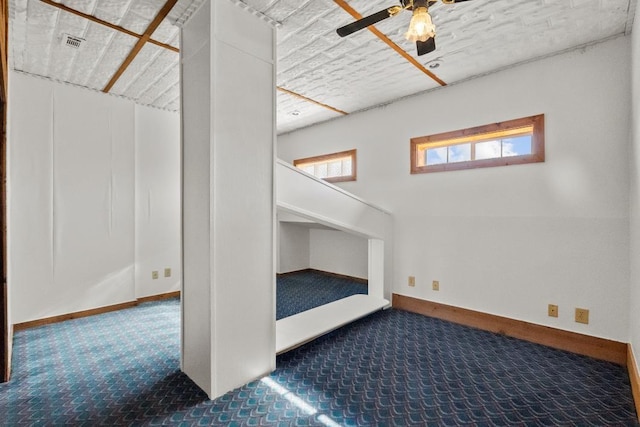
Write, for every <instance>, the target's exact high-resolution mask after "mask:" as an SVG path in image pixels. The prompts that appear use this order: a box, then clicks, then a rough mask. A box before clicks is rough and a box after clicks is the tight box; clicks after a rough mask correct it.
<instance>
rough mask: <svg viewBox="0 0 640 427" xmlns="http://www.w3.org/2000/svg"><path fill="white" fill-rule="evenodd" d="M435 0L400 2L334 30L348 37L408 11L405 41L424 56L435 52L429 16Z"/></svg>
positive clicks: (455, 0) (450, 0) (444, 0)
mask: <svg viewBox="0 0 640 427" xmlns="http://www.w3.org/2000/svg"><path fill="white" fill-rule="evenodd" d="M464 1H469V0H442V3H444V4H454V3H462V2H464ZM434 3H437V1H436V0H400V5H399V6H391V7H389V8H387V9H384V10H381V11H380V12H377V13H374V14H373V15H369V16H365V17H364V18H362V19H359V20H357V21H355V22H352V23H350V24H347V25H345V26H344V27H340V28H338V29H337V30H336V32H337V33H338V35H339V36H340V37H345V36H348V35H349V34H352V33H355V32H356V31H359V30H362V29H363V28H367V27H368V26H370V25H373V24H375V23H377V22H380V21H382V20H383V19H387V18H391V17H392V16H396V15H397V14H399V13H400V12H402V11H403V10H410V11H412V12H413V16H412V17H411V22H410V23H409V29H408V30H407V32H406V34H405V37H406V38H407V40H409V41H412V42H416V46H417V48H418V56H420V55H425V54H427V53H429V52H433V51H434V50H436V27H435V25H433V21H432V20H431V15H429V7H431V6H432V5H433V4H434Z"/></svg>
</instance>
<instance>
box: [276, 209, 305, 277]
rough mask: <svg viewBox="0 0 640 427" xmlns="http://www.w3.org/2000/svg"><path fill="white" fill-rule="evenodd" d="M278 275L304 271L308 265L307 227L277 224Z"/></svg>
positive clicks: (288, 223)
mask: <svg viewBox="0 0 640 427" xmlns="http://www.w3.org/2000/svg"><path fill="white" fill-rule="evenodd" d="M277 238H278V262H277V264H276V265H277V266H278V270H277V272H278V274H282V273H290V272H292V271H299V270H305V269H307V268H311V267H310V263H309V227H308V226H305V225H300V224H295V223H290V222H282V221H279V222H278V236H277Z"/></svg>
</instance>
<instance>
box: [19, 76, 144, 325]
mask: <svg viewBox="0 0 640 427" xmlns="http://www.w3.org/2000/svg"><path fill="white" fill-rule="evenodd" d="M11 82H12V90H13V94H12V105H11V107H12V109H13V112H12V116H11V120H12V122H11V135H10V138H9V144H10V146H11V151H10V152H11V158H10V159H9V162H10V170H11V172H10V178H9V179H10V183H9V185H10V191H11V193H10V196H9V197H10V199H9V200H10V209H11V223H10V224H9V228H10V233H11V234H10V259H9V263H10V275H11V277H10V283H11V288H12V306H13V318H12V322H13V323H19V322H24V321H28V320H34V319H39V318H44V317H49V316H55V315H59V314H65V313H69V312H75V311H80V310H85V309H90V308H96V307H101V306H105V305H111V304H116V303H120V302H125V301H131V300H133V299H134V286H133V283H134V276H133V272H134V266H133V259H134V238H133V236H134V111H133V104H132V103H131V102H128V101H123V100H121V99H118V98H114V97H109V96H104V95H102V94H98V93H92V92H87V91H84V90H80V89H77V88H73V87H69V86H64V85H59V84H53V83H50V82H47V81H43V80H37V79H34V78H31V77H26V76H24V75H20V74H12V79H11Z"/></svg>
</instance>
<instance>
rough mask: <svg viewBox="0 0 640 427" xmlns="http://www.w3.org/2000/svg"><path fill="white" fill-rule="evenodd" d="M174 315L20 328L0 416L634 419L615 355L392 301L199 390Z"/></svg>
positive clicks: (486, 421) (219, 421) (490, 422)
mask: <svg viewBox="0 0 640 427" xmlns="http://www.w3.org/2000/svg"><path fill="white" fill-rule="evenodd" d="M279 292H280V290H279ZM179 317H180V316H179V303H178V301H177V300H170V301H164V302H156V303H146V304H142V305H140V306H139V307H137V308H134V309H129V310H122V311H119V312H114V313H108V314H104V315H100V316H94V317H92V318H84V319H77V320H71V321H67V322H63V323H59V324H55V325H49V326H44V327H39V328H33V329H29V330H26V331H21V332H19V333H17V334H16V336H15V348H14V359H13V367H14V374H13V377H12V380H11V381H10V382H9V383H7V384H0V425H6V426H18V425H73V426H78V425H81V426H97V425H105V426H115V425H177V426H200V425H219V426H265V425H268V426H271V425H273V426H290V425H294V426H308V425H310V426H336V425H344V426H353V425H374V426H394V425H395V426H407V425H419V426H429V425H433V426H448V425H453V426H456V425H463V426H467V425H475V426H511V425H520V426H537V425H540V426H549V425H563V426H637V425H638V424H637V423H636V421H635V419H636V418H635V412H634V407H633V401H632V397H631V390H630V386H629V380H628V376H627V373H626V370H625V369H624V368H622V367H620V366H617V365H615V364H611V363H607V362H602V361H598V360H594V359H590V358H587V357H583V356H577V355H574V354H571V353H567V352H563V351H558V350H553V349H550V348H547V347H543V346H540V345H536V344H530V343H527V342H524V341H520V340H517V339H512V338H508V337H504V336H500V335H496V334H492V333H488V332H483V331H478V330H475V329H471V328H467V327H463V326H459V325H455V324H452V323H448V322H445V321H441V320H438V319H433V318H428V317H424V316H420V315H416V314H412V313H407V312H402V311H397V310H387V311H383V312H378V313H376V314H374V315H371V316H369V317H367V318H365V319H361V320H360V321H357V322H355V323H353V324H351V325H348V326H346V327H344V328H341V329H339V330H337V331H334V332H332V333H331V334H329V335H326V336H324V337H322V338H320V339H318V340H316V341H314V342H312V343H309V344H307V345H305V346H303V347H300V348H298V349H296V350H294V351H292V352H290V353H287V354H285V355H282V356H280V357H278V359H277V369H276V371H275V372H274V373H273V374H271V375H270V376H269V377H266V379H262V380H260V381H254V382H252V383H250V384H247V385H246V386H244V387H242V388H240V389H238V390H235V391H233V392H230V393H227V394H226V395H224V396H222V397H221V398H219V399H216V400H215V401H209V400H207V398H206V396H205V394H204V393H202V392H201V391H200V390H199V389H198V388H197V387H196V386H195V385H194V384H193V383H192V382H191V381H190V380H189V379H188V378H187V377H186V376H185V375H183V374H182V373H181V372H180V371H179V351H180V350H179V343H180V326H179Z"/></svg>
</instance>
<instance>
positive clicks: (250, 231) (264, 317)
mask: <svg viewBox="0 0 640 427" xmlns="http://www.w3.org/2000/svg"><path fill="white" fill-rule="evenodd" d="M274 43H275V32H274V29H273V28H272V27H271V26H270V25H269V24H268V23H266V22H264V21H262V20H260V19H259V18H258V17H256V16H254V15H252V14H251V13H249V12H247V11H245V10H243V9H242V8H240V7H239V6H237V5H236V4H235V3H232V2H231V1H230V0H216V1H215V2H205V3H204V4H203V6H202V7H201V8H200V10H199V11H197V12H196V13H195V14H194V16H193V17H192V18H191V19H190V20H189V22H187V23H186V24H185V26H184V28H183V32H182V49H181V53H182V81H183V84H182V91H183V92H182V103H183V108H182V113H183V115H182V121H183V271H184V280H183V282H184V283H183V294H182V295H183V322H182V328H183V334H182V338H183V346H182V348H183V353H182V365H183V370H184V372H185V373H186V374H187V375H188V376H189V377H190V378H191V379H192V380H193V381H194V382H195V383H196V384H198V385H199V386H200V387H201V388H202V389H203V390H204V391H205V392H206V393H207V394H208V395H209V397H211V398H214V397H217V396H220V395H221V394H223V393H225V392H226V391H228V390H231V389H233V388H235V387H238V386H240V385H242V384H245V383H246V382H248V381H250V380H253V379H255V378H257V377H259V376H262V375H264V374H267V373H268V372H270V371H271V370H273V369H274V367H275V325H274V319H275V283H274V281H275V271H274V257H273V253H274V240H273V234H274V231H273V230H274V218H275V213H274V212H275V207H274V191H273V163H274V139H275V137H274V135H275V133H274V129H275V114H274V111H275V108H274V100H275V94H274V93H275V82H274V78H275V77H274V67H275V65H274V64H275V55H274V53H275V52H274Z"/></svg>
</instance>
